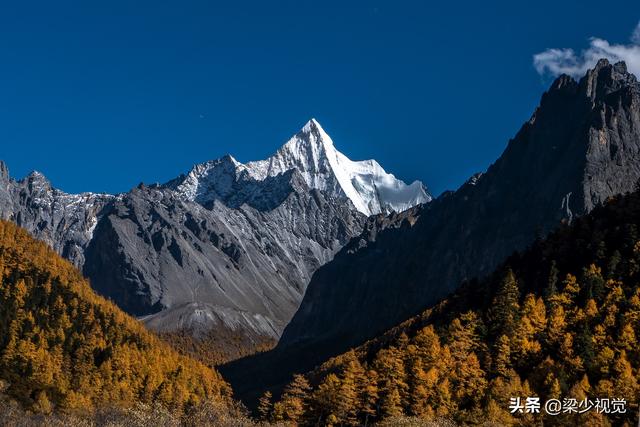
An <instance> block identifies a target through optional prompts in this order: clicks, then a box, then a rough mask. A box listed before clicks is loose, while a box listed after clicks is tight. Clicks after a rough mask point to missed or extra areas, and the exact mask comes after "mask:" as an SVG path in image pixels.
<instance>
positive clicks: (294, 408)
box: [281, 374, 311, 423]
mask: <svg viewBox="0 0 640 427" xmlns="http://www.w3.org/2000/svg"><path fill="white" fill-rule="evenodd" d="M310 390H311V386H310V385H309V382H308V381H307V379H306V378H305V377H304V375H300V374H296V375H294V376H293V380H292V381H291V382H290V383H289V384H288V385H287V386H286V387H285V389H284V392H283V394H282V400H281V403H282V410H283V417H284V419H285V420H288V421H293V422H296V423H297V422H299V421H301V420H302V416H303V415H304V413H305V410H306V408H307V400H308V398H309V391H310Z"/></svg>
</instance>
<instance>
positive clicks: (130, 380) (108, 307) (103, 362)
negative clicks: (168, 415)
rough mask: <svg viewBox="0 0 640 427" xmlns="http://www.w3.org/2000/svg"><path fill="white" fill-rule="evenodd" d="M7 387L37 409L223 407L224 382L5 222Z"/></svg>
mask: <svg viewBox="0 0 640 427" xmlns="http://www.w3.org/2000/svg"><path fill="white" fill-rule="evenodd" d="M0 279H1V280H0V380H1V381H0V382H1V383H3V386H2V387H1V388H2V389H6V390H4V392H5V393H6V394H7V395H9V396H10V397H12V398H13V399H16V400H17V401H19V402H20V403H21V404H22V405H23V406H26V407H27V408H31V409H32V410H35V411H39V412H45V413H47V412H50V411H52V410H54V409H55V410H58V411H63V412H69V411H75V410H87V409H92V408H95V407H99V406H104V405H109V406H121V407H127V406H132V405H133V404H136V403H144V402H157V403H159V404H162V405H164V406H165V407H167V408H173V410H179V409H182V408H183V407H185V406H187V405H189V406H190V405H194V404H197V403H199V402H202V401H205V400H208V401H216V402H222V401H226V400H227V399H228V398H229V395H230V389H229V387H228V386H227V384H226V383H225V382H224V381H223V380H222V378H221V377H220V375H219V374H218V373H217V372H215V371H214V370H212V369H209V368H207V367H205V366H204V365H203V364H201V363H199V362H196V361H194V360H193V359H190V358H187V357H184V356H181V355H179V354H178V353H177V352H176V351H174V350H172V349H171V348H170V347H169V346H168V345H167V344H165V343H163V342H161V341H160V340H159V339H158V338H157V337H155V336H154V335H153V334H151V333H149V332H147V331H146V330H145V329H144V328H143V327H142V326H141V325H140V324H139V323H138V322H137V321H136V320H135V319H133V318H131V317H130V316H128V315H126V314H125V313H123V312H122V311H121V310H120V309H118V308H117V307H116V306H115V305H114V304H112V303H111V302H108V301H106V300H105V299H103V298H101V297H99V296H97V295H96V294H95V293H94V292H93V291H92V290H91V288H90V286H89V284H88V283H87V282H86V281H85V280H84V279H83V278H82V276H81V274H80V273H79V272H78V271H77V270H76V269H75V268H74V267H73V266H72V265H71V264H70V263H69V262H67V261H65V260H63V259H62V258H61V257H59V256H58V255H57V254H56V253H55V252H54V251H53V250H52V249H50V248H49V247H48V246H46V245H45V244H44V243H41V242H39V241H36V240H34V239H33V238H32V237H31V236H30V235H28V234H27V232H26V231H24V230H22V229H21V228H19V227H17V226H16V225H14V224H12V223H9V222H6V221H0Z"/></svg>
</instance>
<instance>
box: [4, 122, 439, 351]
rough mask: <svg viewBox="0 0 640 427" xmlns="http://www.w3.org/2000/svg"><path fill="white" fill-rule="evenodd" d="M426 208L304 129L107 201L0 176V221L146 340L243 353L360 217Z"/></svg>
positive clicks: (297, 297)
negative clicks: (225, 341)
mask: <svg viewBox="0 0 640 427" xmlns="http://www.w3.org/2000/svg"><path fill="white" fill-rule="evenodd" d="M376 189H378V190H379V191H374V190H376ZM383 190H384V191H383ZM428 200H430V196H429V195H428V193H427V192H426V188H425V187H424V186H423V185H422V183H420V182H418V181H416V182H414V183H413V184H411V185H406V184H405V183H404V182H402V181H400V180H398V179H396V178H395V177H393V176H392V175H390V174H387V173H386V172H385V171H384V170H383V169H382V167H381V166H380V165H379V164H377V162H375V161H372V160H368V161H364V162H353V161H351V160H349V159H348V158H347V157H346V156H344V155H343V154H342V153H340V152H338V151H337V150H336V149H335V147H334V145H333V141H331V139H330V138H329V136H328V135H327V134H326V133H325V132H324V130H323V129H322V128H321V127H320V125H319V124H318V123H317V122H316V121H315V120H311V121H310V122H309V123H307V125H306V126H305V127H304V128H303V129H302V130H301V131H300V132H298V133H297V134H296V135H295V136H294V137H293V138H292V139H291V140H290V141H289V142H287V143H286V144H285V145H284V146H283V147H282V148H281V149H280V150H278V151H277V152H276V154H274V156H273V157H271V158H269V159H267V160H262V161H258V162H251V163H247V164H242V163H239V162H238V161H236V160H235V159H234V158H233V157H231V156H225V157H223V158H221V159H219V160H214V161H210V162H207V163H203V164H200V165H196V166H194V168H193V169H192V170H191V171H190V172H189V173H188V174H187V175H183V176H180V177H178V178H176V179H174V180H172V181H170V182H168V183H166V184H164V185H157V184H156V185H151V186H145V185H142V184H141V185H140V186H139V187H138V188H135V189H133V190H131V191H130V192H128V193H126V194H120V195H117V196H111V195H99V194H91V193H87V194H80V195H70V194H66V193H63V192H61V191H59V190H57V189H55V188H53V187H52V186H51V184H50V183H49V182H48V181H47V180H46V178H44V176H42V175H41V174H39V173H32V174H31V175H29V176H28V177H26V178H25V179H23V180H20V181H15V180H13V179H11V178H10V177H9V173H8V171H7V168H6V166H5V165H4V163H0V216H2V217H3V218H7V219H11V220H13V221H15V222H16V223H18V224H19V225H21V226H23V227H25V228H26V229H27V230H29V231H30V232H31V233H32V234H34V235H35V236H36V237H37V238H40V239H42V240H44V241H45V242H47V243H49V244H50V245H51V246H52V247H53V248H55V249H56V250H57V251H58V252H59V253H60V254H62V255H63V256H65V257H66V258H68V259H70V260H71V261H72V262H73V263H75V264H76V265H77V266H78V267H80V268H82V270H83V272H84V274H85V275H86V276H87V277H88V278H89V279H90V281H91V284H92V286H93V287H94V288H95V289H96V290H97V291H98V292H99V293H101V294H102V295H104V296H107V297H109V298H111V299H112V300H113V301H114V302H115V303H116V304H118V305H119V306H120V307H121V308H123V309H124V310H126V311H127V312H129V313H131V314H134V315H137V316H140V317H141V318H142V319H143V321H144V322H146V324H147V325H149V326H150V327H151V328H153V329H156V330H159V331H163V332H173V331H176V330H189V331H191V332H193V333H195V334H196V335H199V334H206V335H207V337H210V336H211V335H210V332H211V330H212V329H213V330H214V331H219V332H220V336H221V337H229V336H233V334H237V333H240V334H242V335H244V336H243V340H244V341H245V342H246V341H247V338H248V339H249V341H254V342H256V343H259V342H264V341H265V339H266V340H267V341H269V342H272V341H273V340H274V339H278V338H279V337H280V335H281V333H282V331H283V329H284V327H285V325H286V324H287V322H288V321H289V320H290V319H291V317H292V316H293V314H294V313H295V311H296V309H297V308H298V306H299V304H300V302H301V300H302V297H303V295H304V292H305V289H306V285H307V284H308V282H309V280H310V278H311V275H312V273H313V272H314V271H315V270H316V269H317V268H318V267H320V266H321V265H323V264H325V263H326V262H328V261H329V260H330V259H332V257H333V256H334V254H335V253H336V252H337V251H338V250H339V249H340V248H341V247H342V246H343V245H344V244H346V243H347V242H348V241H349V240H350V239H351V238H353V237H354V236H356V235H358V234H359V233H360V231H361V229H362V226H363V224H364V222H365V220H366V216H365V213H366V212H369V211H372V210H373V211H375V212H381V211H387V210H392V209H396V208H398V207H404V206H413V205H415V204H417V203H421V202H426V201H428ZM354 203H358V204H359V205H360V208H358V207H357V206H355V205H354Z"/></svg>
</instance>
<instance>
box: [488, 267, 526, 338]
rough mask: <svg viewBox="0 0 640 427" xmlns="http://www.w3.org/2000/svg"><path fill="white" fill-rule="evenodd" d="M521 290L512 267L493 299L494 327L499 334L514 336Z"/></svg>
mask: <svg viewBox="0 0 640 427" xmlns="http://www.w3.org/2000/svg"><path fill="white" fill-rule="evenodd" d="M519 299H520V291H519V290H518V282H517V281H516V277H515V275H514V274H513V271H512V270H511V269H509V270H507V272H506V274H505V276H504V278H503V279H502V282H501V283H500V288H499V290H498V293H497V294H496V296H495V298H494V300H493V310H492V316H491V318H492V325H491V326H492V329H493V331H494V333H496V334H497V335H501V334H504V335H507V336H509V337H511V336H513V333H514V331H515V327H516V322H517V320H518V313H519V312H520V304H519V303H518V300H519Z"/></svg>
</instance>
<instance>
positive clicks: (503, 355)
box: [494, 335, 511, 377]
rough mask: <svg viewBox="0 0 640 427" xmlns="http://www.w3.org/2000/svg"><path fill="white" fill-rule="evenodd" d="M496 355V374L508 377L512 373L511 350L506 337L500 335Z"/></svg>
mask: <svg viewBox="0 0 640 427" xmlns="http://www.w3.org/2000/svg"><path fill="white" fill-rule="evenodd" d="M494 353H495V356H494V373H495V374H496V375H501V376H503V377H506V376H508V374H509V373H510V371H511V348H510V346H509V338H507V336H506V335H500V338H498V341H497V342H496V345H495V350H494Z"/></svg>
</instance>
